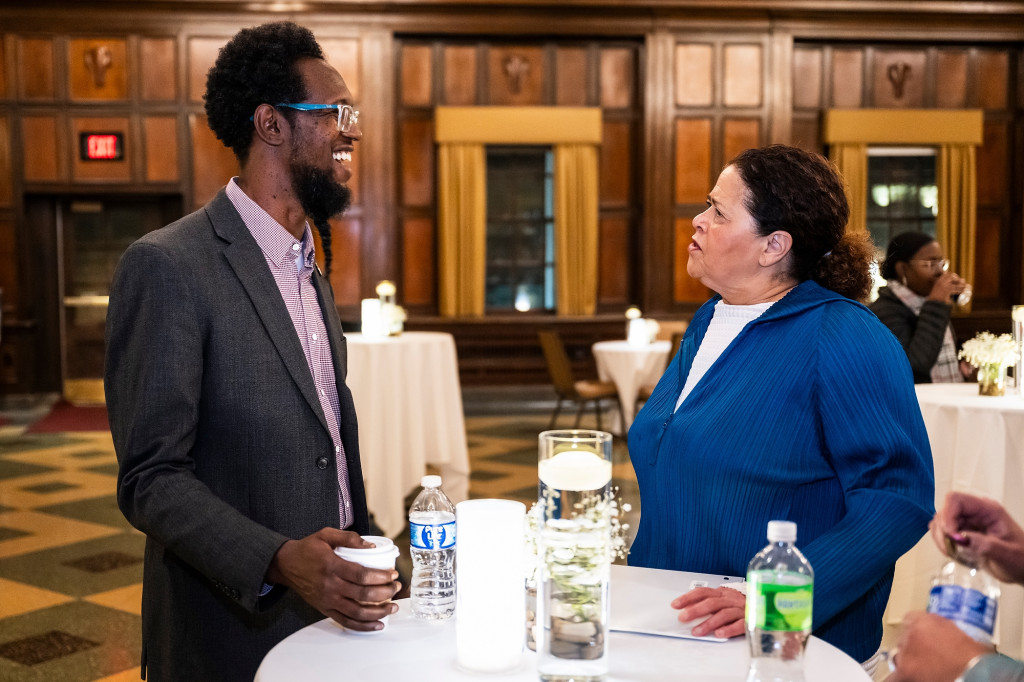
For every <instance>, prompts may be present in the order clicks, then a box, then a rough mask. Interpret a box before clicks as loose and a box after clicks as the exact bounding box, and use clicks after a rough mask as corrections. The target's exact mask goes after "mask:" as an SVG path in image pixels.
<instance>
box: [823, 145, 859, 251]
mask: <svg viewBox="0 0 1024 682" xmlns="http://www.w3.org/2000/svg"><path fill="white" fill-rule="evenodd" d="M829 156H830V157H831V159H832V163H834V164H835V165H836V167H837V168H838V169H839V172H840V173H842V174H843V179H844V180H846V200H847V201H848V202H849V203H850V221H849V222H848V223H847V224H846V229H847V231H848V232H853V233H857V232H867V230H868V223H867V209H868V146H867V145H866V144H863V143H857V142H841V143H835V144H833V145H832V147H831V149H830V151H829Z"/></svg>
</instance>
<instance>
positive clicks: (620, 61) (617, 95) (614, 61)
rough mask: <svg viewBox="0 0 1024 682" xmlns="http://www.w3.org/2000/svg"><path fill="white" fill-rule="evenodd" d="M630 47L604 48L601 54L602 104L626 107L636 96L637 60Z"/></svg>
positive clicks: (619, 107) (609, 107)
mask: <svg viewBox="0 0 1024 682" xmlns="http://www.w3.org/2000/svg"><path fill="white" fill-rule="evenodd" d="M634 54H635V53H634V51H633V50H632V49H630V48H628V47H613V48H604V49H602V50H601V56H600V71H601V75H600V85H601V106H602V107H604V108H606V109H625V108H628V107H630V106H632V104H633V102H634V101H635V96H636V87H637V86H636V63H635V62H636V60H635V58H634Z"/></svg>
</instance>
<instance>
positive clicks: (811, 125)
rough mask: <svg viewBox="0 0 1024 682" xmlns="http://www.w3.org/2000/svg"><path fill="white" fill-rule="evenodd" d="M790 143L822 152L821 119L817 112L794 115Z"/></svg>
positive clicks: (811, 150) (810, 150)
mask: <svg viewBox="0 0 1024 682" xmlns="http://www.w3.org/2000/svg"><path fill="white" fill-rule="evenodd" d="M789 143H790V144H791V145H793V146H794V147H800V149H806V150H807V151H809V152H821V151H822V144H821V119H820V117H819V115H818V113H817V112H815V113H813V114H811V115H806V114H805V115H803V116H798V115H794V116H793V124H792V130H791V132H790V140H789Z"/></svg>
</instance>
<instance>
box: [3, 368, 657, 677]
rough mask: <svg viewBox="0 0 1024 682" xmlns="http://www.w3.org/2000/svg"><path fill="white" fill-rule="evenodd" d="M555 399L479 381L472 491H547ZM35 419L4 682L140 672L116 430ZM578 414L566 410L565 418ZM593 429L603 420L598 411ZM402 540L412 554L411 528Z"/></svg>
mask: <svg viewBox="0 0 1024 682" xmlns="http://www.w3.org/2000/svg"><path fill="white" fill-rule="evenodd" d="M551 396H552V394H551V391H550V389H549V388H546V387H540V388H525V389H509V388H507V387H503V388H501V389H500V390H485V389H475V390H474V389H467V391H466V397H465V399H464V403H465V405H466V407H467V417H466V431H467V439H468V444H469V450H470V459H471V471H472V474H471V479H470V496H471V497H474V498H480V497H501V498H505V499H515V500H520V501H522V502H524V503H526V504H527V505H529V504H530V503H531V502H532V501H533V500H535V499H536V495H537V473H536V472H537V434H538V433H539V432H541V431H543V430H545V429H546V428H547V425H548V419H549V417H550V413H551V409H552V407H553V402H552V401H551ZM23 422H24V420H18V419H15V420H9V421H8V423H7V424H6V425H4V426H0V680H4V681H9V682H30V681H31V682H34V681H40V682H42V681H44V680H45V681H47V682H72V681H75V682H91V681H96V680H102V681H104V682H126V681H128V680H137V679H139V673H138V665H139V652H140V617H139V610H140V607H139V605H140V602H141V597H142V584H141V579H142V556H143V547H144V544H145V539H144V537H143V535H142V534H140V533H139V532H138V531H136V530H134V529H133V528H132V527H131V526H129V525H128V523H127V522H126V521H125V520H124V517H123V516H122V515H121V513H120V511H119V510H118V508H117V505H116V502H115V499H114V489H115V483H116V473H117V467H116V461H115V458H114V453H113V446H112V443H111V439H110V433H109V432H106V431H95V432H92V431H90V432H74V433H56V434H53V433H50V434H27V433H25V428H26V425H25V423H23ZM0 423H2V422H0ZM571 423H572V418H571V417H570V416H568V415H566V414H564V413H563V416H562V417H561V418H560V419H559V426H560V427H568V426H570V425H571ZM607 423H608V422H606V424H607ZM581 426H582V427H583V428H593V427H594V426H595V422H594V417H593V413H592V412H591V413H590V414H588V415H586V416H585V417H584V421H583V423H582V424H581ZM614 457H615V465H614V476H615V484H616V485H618V486H619V488H620V496H621V497H622V499H623V500H624V501H628V502H630V503H631V505H632V507H633V509H632V512H631V513H630V514H629V516H628V518H627V522H629V523H630V524H631V527H632V528H634V529H635V527H636V520H637V519H638V518H639V500H638V495H637V491H636V479H635V477H634V475H633V470H632V466H631V465H630V464H629V461H628V457H627V454H626V447H625V443H624V442H623V441H622V440H621V439H619V438H616V439H615V444H614ZM414 492H415V491H414ZM410 499H411V496H410ZM396 540H397V541H398V543H399V545H400V546H401V545H402V544H403V542H404V545H405V547H404V548H403V557H406V558H407V557H408V537H407V534H406V536H405V537H403V536H399V538H396Z"/></svg>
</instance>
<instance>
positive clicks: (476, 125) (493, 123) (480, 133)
mask: <svg viewBox="0 0 1024 682" xmlns="http://www.w3.org/2000/svg"><path fill="white" fill-rule="evenodd" d="M434 139H435V140H436V141H437V142H439V143H442V144H443V143H450V142H455V143H478V144H571V143H583V144H601V109H600V108H599V107H437V109H435V111H434Z"/></svg>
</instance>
